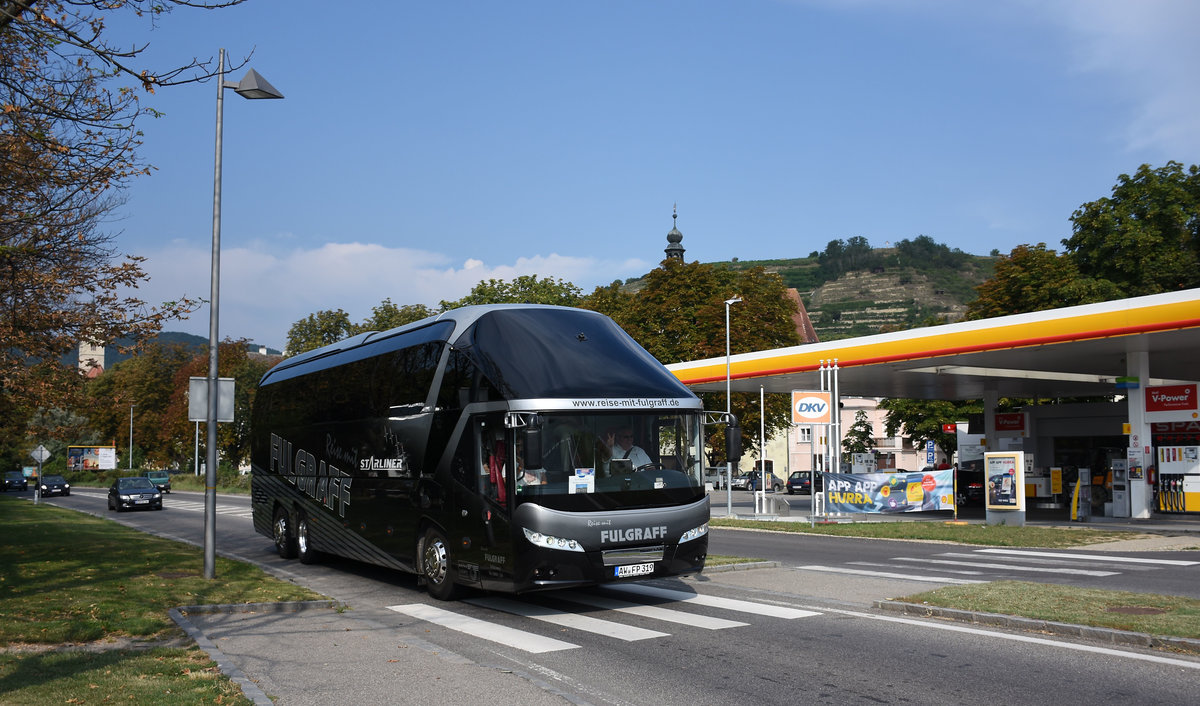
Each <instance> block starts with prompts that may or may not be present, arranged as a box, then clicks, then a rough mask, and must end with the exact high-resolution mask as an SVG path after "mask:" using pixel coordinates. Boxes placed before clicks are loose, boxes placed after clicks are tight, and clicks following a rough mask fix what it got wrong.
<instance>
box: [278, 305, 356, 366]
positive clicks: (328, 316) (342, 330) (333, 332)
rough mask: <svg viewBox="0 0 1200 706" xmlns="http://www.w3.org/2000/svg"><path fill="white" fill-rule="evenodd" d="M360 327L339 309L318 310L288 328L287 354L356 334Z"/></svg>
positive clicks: (310, 348) (335, 341)
mask: <svg viewBox="0 0 1200 706" xmlns="http://www.w3.org/2000/svg"><path fill="white" fill-rule="evenodd" d="M357 331H358V328H357V327H356V326H355V325H354V324H352V323H350V315H349V314H347V313H346V312H344V311H342V310H341V309H338V310H337V311H329V310H325V311H318V312H317V313H315V314H309V315H308V316H306V317H305V318H303V319H300V320H299V321H297V322H296V323H294V324H292V327H291V328H290V329H288V337H287V351H286V354H287V355H296V354H298V353H304V352H305V351H311V350H314V349H316V348H320V347H321V346H327V345H329V344H330V343H337V342H338V341H340V340H342V339H344V338H348V337H350V336H352V335H354V334H355V333H356V332H357Z"/></svg>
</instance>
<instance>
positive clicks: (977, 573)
mask: <svg viewBox="0 0 1200 706" xmlns="http://www.w3.org/2000/svg"><path fill="white" fill-rule="evenodd" d="M846 563H848V564H850V565H851V566H878V567H881V568H886V569H891V568H895V567H893V566H892V565H891V564H880V563H877V562H873V561H849V562H846ZM938 571H941V572H942V573H944V574H962V575H964V576H983V572H982V571H971V570H970V569H938Z"/></svg>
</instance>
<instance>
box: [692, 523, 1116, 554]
mask: <svg viewBox="0 0 1200 706" xmlns="http://www.w3.org/2000/svg"><path fill="white" fill-rule="evenodd" d="M708 524H709V526H711V527H735V528H738V527H740V528H742V529H760V530H770V531H773V532H796V533H801V534H820V535H828V536H833V537H869V538H872V539H916V540H927V541H936V542H957V543H960V544H979V545H985V546H990V547H1039V548H1043V549H1060V548H1064V547H1080V546H1084V545H1088V544H1096V543H1099V542H1111V541H1115V540H1118V539H1131V538H1133V537H1135V536H1137V535H1133V534H1131V533H1129V532H1125V531H1113V530H1096V529H1085V528H1079V529H1075V528H1071V529H1062V528H1055V527H1029V526H1026V527H1017V526H1013V525H981V524H967V525H949V524H946V523H945V522H854V523H849V522H847V523H838V524H828V525H820V524H818V525H815V526H812V527H810V526H809V525H808V524H807V523H804V522H771V521H765V520H737V519H729V518H713V519H711V520H709V522H708Z"/></svg>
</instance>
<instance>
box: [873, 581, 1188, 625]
mask: <svg viewBox="0 0 1200 706" xmlns="http://www.w3.org/2000/svg"><path fill="white" fill-rule="evenodd" d="M896 600H900V601H904V602H907V603H918V604H927V605H932V606H940V607H942V608H956V609H958V610H971V611H978V612H983V613H1000V614H1003V615H1019V616H1022V617H1025V618H1034V619H1037V620H1051V621H1055V622H1060V623H1071V624H1073V625H1090V626H1093V627H1104V628H1113V629H1116V630H1130V631H1133V632H1141V633H1148V634H1151V635H1167V636H1171V637H1187V638H1192V639H1200V600H1196V599H1194V598H1184V597H1182V596H1161V595H1157V594H1152V593H1132V592H1129V591H1101V590H1095V589H1088V588H1078V587H1075V586H1059V585H1057V584H1043V583H1028V582H1025V581H993V582H991V583H984V584H974V585H970V586H946V587H944V588H939V589H936V590H933V591H927V592H925V593H918V594H916V595H913V596H907V597H905V598H898V599H896Z"/></svg>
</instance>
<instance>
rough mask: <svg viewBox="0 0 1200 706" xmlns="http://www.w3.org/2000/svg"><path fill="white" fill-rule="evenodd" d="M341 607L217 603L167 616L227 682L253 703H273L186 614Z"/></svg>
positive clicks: (262, 705)
mask: <svg viewBox="0 0 1200 706" xmlns="http://www.w3.org/2000/svg"><path fill="white" fill-rule="evenodd" d="M340 607H343V605H342V604H341V603H339V602H338V601H286V602H283V603H223V604H218V605H189V606H180V607H178V608H171V609H170V610H168V611H167V615H169V616H171V620H174V621H175V624H176V625H178V626H179V627H181V628H183V631H184V632H186V633H187V634H188V637H190V638H192V640H194V641H195V642H196V645H197V646H198V647H199V648H200V649H202V650H204V651H205V652H206V653H208V657H209V659H211V660H212V661H214V662H216V663H217V668H218V669H220V670H221V673H222V674H224V675H225V676H227V677H229V679H230V681H232V682H233V683H235V684H237V685H238V686H239V687H241V689H242V693H243V694H245V696H246V698H248V699H250V700H251V701H253V702H254V703H255V704H256V705H257V706H274V704H275V702H274V701H272V700H271V698H270V697H268V696H267V695H266V694H264V693H263V692H262V689H259V688H258V685H257V684H255V683H254V682H253V681H251V680H250V678H249V677H247V676H246V675H245V674H243V673H242V670H240V669H238V668H237V666H236V665H234V664H233V662H230V661H229V658H228V657H226V656H225V653H223V652H221V649H220V648H219V647H217V645H216V643H214V642H213V641H212V640H210V639H208V636H207V635H205V634H204V633H203V632H201V631H200V628H197V627H196V626H195V625H193V624H192V621H190V620H188V619H187V617H186V616H187V614H189V613H296V612H299V611H303V610H312V609H317V608H322V609H330V608H340Z"/></svg>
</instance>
